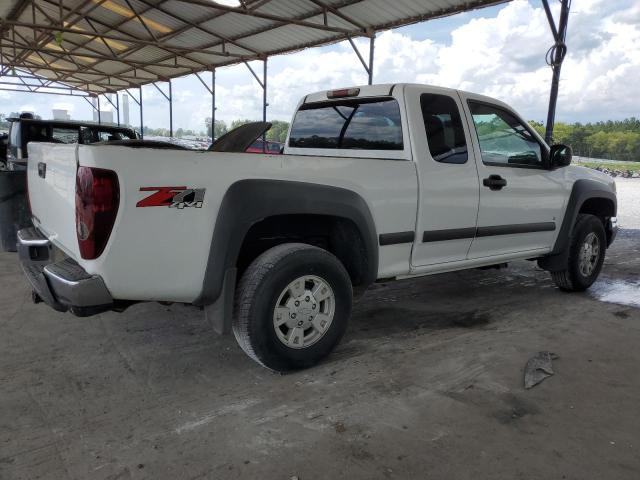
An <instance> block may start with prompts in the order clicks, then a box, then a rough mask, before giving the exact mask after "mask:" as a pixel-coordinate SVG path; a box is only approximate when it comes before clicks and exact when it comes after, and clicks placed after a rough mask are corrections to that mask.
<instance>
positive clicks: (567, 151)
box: [549, 143, 573, 168]
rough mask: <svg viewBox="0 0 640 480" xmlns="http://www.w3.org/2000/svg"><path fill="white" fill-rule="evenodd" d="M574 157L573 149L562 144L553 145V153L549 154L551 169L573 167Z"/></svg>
mask: <svg viewBox="0 0 640 480" xmlns="http://www.w3.org/2000/svg"><path fill="white" fill-rule="evenodd" d="M572 155H573V152H572V150H571V147H570V146H568V145H563V144H562V143H557V144H555V145H551V151H550V152H549V159H550V163H551V168H559V167H566V166H568V165H571V157H572Z"/></svg>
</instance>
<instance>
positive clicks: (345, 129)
mask: <svg viewBox="0 0 640 480" xmlns="http://www.w3.org/2000/svg"><path fill="white" fill-rule="evenodd" d="M287 147H288V151H289V152H290V153H298V154H302V155H305V154H307V155H318V154H320V155H335V156H361V157H365V156H366V157H372V158H404V150H405V142H404V139H403V126H402V116H401V112H400V106H399V104H398V101H397V100H396V99H395V98H393V97H362V98H361V97H358V98H346V99H340V100H329V101H326V102H325V101H321V102H313V103H307V104H303V105H301V106H300V108H299V109H298V111H297V112H296V115H295V117H294V120H293V123H292V125H291V131H290V133H289V140H288V145H287ZM311 150H317V151H316V152H311ZM356 150H357V151H358V152H357V153H356V152H355V151H356ZM340 151H342V152H345V153H346V155H345V153H343V154H342V155H340Z"/></svg>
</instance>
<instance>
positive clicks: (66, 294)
mask: <svg viewBox="0 0 640 480" xmlns="http://www.w3.org/2000/svg"><path fill="white" fill-rule="evenodd" d="M54 253H56V251H55V247H54V246H53V245H52V244H51V242H50V241H49V240H48V239H47V238H46V237H45V236H44V235H42V234H41V233H40V232H39V231H38V229H36V228H34V227H31V228H25V229H22V230H20V231H18V255H19V257H20V263H21V264H22V269H23V270H24V273H25V275H26V277H27V279H28V280H29V283H31V287H32V288H33V290H34V292H35V293H36V294H37V295H38V297H40V299H42V301H44V302H45V303H46V304H47V305H49V306H50V307H52V308H54V309H55V310H58V311H60V312H65V311H67V310H70V311H71V312H72V313H74V314H76V315H78V316H81V317H84V316H88V315H94V314H96V313H100V312H104V311H106V310H110V309H111V308H112V306H113V298H112V297H111V294H110V293H109V290H107V287H106V286H105V284H104V282H103V281H102V278H100V277H99V276H98V275H90V274H89V273H87V272H86V271H85V270H84V269H83V268H82V267H81V266H80V265H78V264H77V263H76V262H75V261H73V260H72V259H71V258H64V259H62V260H59V261H55V260H54V256H55V255H54Z"/></svg>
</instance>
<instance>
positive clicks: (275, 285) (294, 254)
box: [233, 243, 353, 372]
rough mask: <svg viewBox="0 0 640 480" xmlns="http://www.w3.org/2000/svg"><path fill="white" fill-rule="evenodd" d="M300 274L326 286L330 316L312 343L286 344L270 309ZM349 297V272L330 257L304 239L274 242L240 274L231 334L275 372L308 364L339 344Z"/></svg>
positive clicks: (272, 308) (324, 251) (318, 359)
mask: <svg viewBox="0 0 640 480" xmlns="http://www.w3.org/2000/svg"><path fill="white" fill-rule="evenodd" d="M305 275H315V276H317V277H320V278H321V279H323V280H324V281H326V283H327V284H328V285H329V286H330V287H331V290H332V291H333V295H334V299H335V301H334V307H333V312H334V313H333V320H332V321H331V323H330V325H329V326H328V327H327V329H326V331H325V332H324V333H323V334H322V335H321V336H320V338H319V339H318V340H317V341H316V342H315V343H313V344H310V345H309V346H307V347H303V348H291V347H289V346H287V345H285V343H283V341H281V340H280V339H279V338H278V335H277V334H276V327H275V326H274V321H273V318H274V317H273V315H274V311H275V310H274V309H275V307H276V302H277V301H278V298H279V296H280V295H281V293H282V292H283V291H284V290H285V288H286V287H287V286H288V285H289V284H290V283H291V282H293V281H294V280H296V279H298V278H299V277H301V276H305ZM352 296H353V293H352V288H351V280H350V279H349V274H348V273H347V271H346V270H345V268H344V266H343V265H342V263H341V262H340V261H339V260H338V259H337V258H336V257H335V256H334V255H332V254H331V253H329V252H327V251H326V250H323V249H321V248H317V247H313V246H311V245H306V244H303V243H287V244H282V245H278V246H276V247H273V248H271V249H269V250H267V251H266V252H264V253H263V254H261V255H260V256H259V257H258V258H256V259H255V260H254V261H253V262H252V263H251V265H249V267H248V268H247V270H246V271H245V272H244V274H243V275H242V278H241V279H240V283H239V285H238V289H237V291H236V306H235V316H234V319H233V333H234V335H235V337H236V340H237V341H238V343H239V344H240V347H241V348H242V349H243V350H244V351H245V353H246V354H247V355H249V357H251V358H252V359H254V360H255V361H256V362H258V363H260V364H261V365H263V366H264V367H267V368H269V369H271V370H275V371H278V372H285V371H288V370H296V369H301V368H307V367H311V366H313V365H315V364H316V363H318V362H319V361H320V360H322V359H323V358H324V357H326V356H327V355H329V353H331V351H332V350H333V348H334V347H335V346H336V345H337V344H338V343H339V342H340V339H341V338H342V336H343V334H344V332H345V330H346V328H347V323H348V321H349V318H350V316H351V305H352ZM314 308H315V306H314ZM285 328H286V327H285Z"/></svg>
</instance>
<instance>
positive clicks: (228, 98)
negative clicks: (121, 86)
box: [3, 0, 640, 130]
mask: <svg viewBox="0 0 640 480" xmlns="http://www.w3.org/2000/svg"><path fill="white" fill-rule="evenodd" d="M224 3H228V4H230V3H233V2H232V1H231V0H228V1H225V2H224ZM552 5H553V8H554V14H556V18H557V15H558V2H553V4H552ZM486 12H487V13H486V15H487V16H484V17H483V16H482V13H483V12H482V11H480V16H478V15H477V14H474V15H473V17H475V18H471V19H470V20H469V21H468V22H466V23H464V24H462V25H461V26H459V27H457V28H455V29H453V30H452V31H451V35H450V37H448V38H447V37H442V36H440V37H439V41H438V42H436V41H434V40H430V39H428V38H427V39H424V40H419V39H416V38H412V37H411V35H412V32H416V31H418V28H424V32H425V35H426V36H428V34H429V28H430V23H429V22H427V23H424V24H422V25H421V26H420V27H411V28H409V29H403V30H402V31H387V32H383V33H381V34H379V35H378V37H377V39H376V44H375V54H376V55H375V67H374V70H375V78H374V80H375V82H376V83H394V82H418V83H430V84H435V85H440V86H446V87H453V88H460V89H464V90H470V91H474V92H478V93H484V94H487V95H490V96H494V97H497V98H500V99H502V100H504V101H506V102H508V103H510V104H512V105H513V106H514V107H515V108H516V109H518V110H519V111H520V112H521V113H522V114H523V116H525V117H526V118H531V119H536V120H544V118H545V117H546V109H547V102H548V97H549V88H550V82H551V69H550V68H549V67H548V66H547V65H546V63H545V61H544V57H545V53H546V51H547V49H548V48H549V47H550V46H551V45H552V43H553V41H552V36H551V32H550V30H549V26H548V23H547V19H546V16H545V14H544V10H543V8H542V6H541V5H540V3H539V2H538V1H534V2H528V1H526V0H514V1H512V2H510V3H508V4H506V5H504V6H503V7H501V8H500V9H499V10H498V13H497V14H496V13H495V12H496V9H492V10H489V11H486ZM446 21H447V20H441V22H446ZM414 36H415V35H414ZM356 44H357V45H358V47H359V48H360V50H361V52H362V53H363V56H364V57H365V58H366V57H367V53H368V41H367V40H364V39H360V40H356ZM567 45H568V48H569V51H568V55H567V58H566V60H565V63H564V66H563V69H562V78H561V83H560V97H559V103H558V118H559V119H563V120H571V121H582V122H586V121H595V120H604V119H609V118H623V117H626V116H633V115H635V116H638V112H640V82H638V81H637V79H638V78H640V3H638V1H637V0H621V1H618V2H610V1H607V0H580V1H576V2H573V5H572V11H571V15H570V18H569V33H568V39H567ZM251 65H252V66H254V69H255V70H256V72H257V73H258V75H260V74H261V72H262V64H261V62H252V64H251ZM203 78H206V80H207V81H208V79H209V78H210V77H209V76H208V74H204V76H203ZM366 80H367V76H366V73H365V71H364V69H363V67H362V65H361V64H360V61H359V60H358V58H357V56H356V54H355V53H354V52H353V50H352V49H351V46H350V45H349V44H348V43H346V42H343V43H341V44H338V45H334V46H331V47H325V48H318V49H308V50H304V51H302V52H298V53H295V54H291V55H286V56H280V57H274V58H272V59H270V60H269V77H268V84H269V89H268V102H269V105H270V106H269V108H268V116H269V118H274V119H285V120H288V119H290V117H291V115H292V113H293V111H294V109H295V106H296V104H297V102H298V101H299V100H300V98H302V97H303V96H304V95H306V94H308V93H310V92H313V91H317V90H325V89H331V88H338V87H344V86H349V85H355V84H363V83H366ZM160 86H161V87H163V88H166V85H165V84H160ZM173 92H174V128H176V129H177V128H178V127H182V128H191V129H196V130H201V129H203V128H204V118H205V117H208V116H210V115H211V104H210V96H209V94H208V93H207V92H206V90H205V89H204V87H203V86H202V85H201V84H200V82H199V81H198V80H197V79H196V78H194V77H191V78H185V79H176V80H174V82H173ZM216 95H217V107H218V110H217V112H216V118H219V119H224V120H226V121H231V120H233V119H236V118H253V119H259V118H261V116H262V90H261V89H260V87H259V86H258V84H257V82H256V81H255V79H254V78H253V76H252V75H251V74H250V73H249V72H248V71H247V69H246V67H245V66H244V65H240V66H237V67H231V68H224V69H219V71H218V76H217V90H216ZM20 98H22V99H23V100H22V101H21V102H16V103H15V108H14V110H15V109H17V108H18V105H20V103H23V102H26V101H29V100H26V99H25V97H24V96H22V94H21V95H20ZM74 102H76V103H74V104H75V105H76V107H77V108H76V110H75V112H74V113H76V112H77V115H78V116H81V115H82V114H84V115H85V116H87V117H90V111H89V110H88V107H87V106H86V105H84V103H85V102H83V101H81V100H74ZM3 103H7V102H3ZM8 103H12V102H8ZM33 103H36V102H35V101H34V102H33ZM43 105H47V106H49V107H50V105H51V103H45V102H42V103H40V102H39V103H38V104H37V105H36V106H37V107H38V112H39V113H41V114H43V116H46V115H47V114H48V113H49V111H50V110H49V111H46V112H40V110H42V108H43ZM8 108H10V107H8ZM130 109H131V113H130V118H131V119H132V122H134V123H135V121H136V120H137V118H138V116H137V106H136V105H135V104H134V102H130ZM144 110H145V112H144V116H145V124H147V125H149V126H152V127H168V123H169V122H168V105H167V102H166V100H165V99H164V97H162V96H161V95H160V93H159V92H158V91H157V90H156V89H155V88H154V87H153V86H151V85H149V86H146V87H144ZM82 112H84V113H82Z"/></svg>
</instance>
